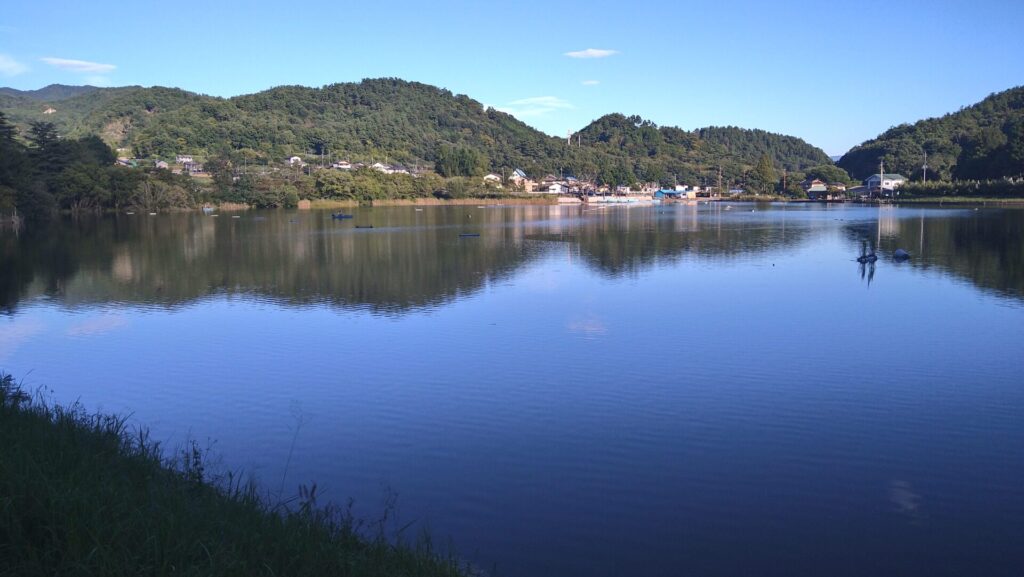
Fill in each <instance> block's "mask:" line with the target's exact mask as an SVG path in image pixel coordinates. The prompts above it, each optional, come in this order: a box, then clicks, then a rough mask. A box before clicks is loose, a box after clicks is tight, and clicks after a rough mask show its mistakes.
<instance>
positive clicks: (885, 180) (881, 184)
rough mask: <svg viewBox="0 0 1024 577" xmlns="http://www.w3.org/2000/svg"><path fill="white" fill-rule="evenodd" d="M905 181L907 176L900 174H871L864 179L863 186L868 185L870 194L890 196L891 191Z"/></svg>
mask: <svg viewBox="0 0 1024 577" xmlns="http://www.w3.org/2000/svg"><path fill="white" fill-rule="evenodd" d="M906 181H907V177H905V176H903V175H901V174H886V175H880V174H872V175H871V176H869V177H867V179H866V180H864V186H866V187H868V190H869V191H871V193H872V194H880V195H882V196H892V193H893V192H894V191H895V190H896V189H897V188H899V187H900V185H902V184H903V183H904V182H906Z"/></svg>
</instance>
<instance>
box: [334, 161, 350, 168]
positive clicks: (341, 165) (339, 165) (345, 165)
mask: <svg viewBox="0 0 1024 577" xmlns="http://www.w3.org/2000/svg"><path fill="white" fill-rule="evenodd" d="M331 168H333V169H335V170H352V163H351V162H349V161H347V160H339V161H337V162H334V163H332V164H331Z"/></svg>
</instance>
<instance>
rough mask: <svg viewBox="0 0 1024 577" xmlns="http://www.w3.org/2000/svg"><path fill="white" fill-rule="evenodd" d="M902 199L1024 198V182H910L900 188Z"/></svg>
mask: <svg viewBox="0 0 1024 577" xmlns="http://www.w3.org/2000/svg"><path fill="white" fill-rule="evenodd" d="M900 197H901V198H913V197H919V198H941V197H956V198H983V199H988V198H1024V180H1010V179H1000V180H981V181H979V180H958V181H954V182H934V181H929V182H927V183H924V182H908V183H906V184H904V185H903V186H901V187H900Z"/></svg>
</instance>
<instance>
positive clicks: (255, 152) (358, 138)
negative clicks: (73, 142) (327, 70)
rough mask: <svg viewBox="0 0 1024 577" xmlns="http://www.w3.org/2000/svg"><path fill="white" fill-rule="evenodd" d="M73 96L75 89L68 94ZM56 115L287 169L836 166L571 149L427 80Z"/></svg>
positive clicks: (76, 107)
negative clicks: (297, 159) (310, 162)
mask: <svg viewBox="0 0 1024 577" xmlns="http://www.w3.org/2000/svg"><path fill="white" fill-rule="evenodd" d="M65 92H66V91H65ZM41 103H42V101H41V100H39V99H36V98H29V97H28V96H26V95H25V93H20V95H10V94H8V95H0V109H4V110H7V111H9V112H10V113H11V114H12V118H15V120H17V121H18V122H19V123H21V124H23V125H25V126H27V123H28V122H30V121H31V120H33V119H34V120H43V119H44V118H43V117H42V116H41V115H42V110H43V106H41ZM52 106H53V108H54V109H55V110H56V112H55V113H53V114H52V115H50V116H48V117H46V119H53V120H54V121H55V122H58V123H59V126H60V128H61V130H62V131H63V132H65V133H66V134H68V135H70V136H72V137H82V136H86V135H91V134H97V135H100V136H101V137H102V138H103V139H104V141H106V142H107V143H108V144H110V145H111V146H115V147H118V148H125V149H129V150H131V151H132V153H133V154H134V155H135V156H137V157H140V158H154V159H155V158H163V159H167V160H170V159H173V158H174V156H175V155H177V154H192V155H195V156H197V157H200V156H201V157H203V158H209V157H214V156H219V155H227V156H231V157H233V158H236V159H247V160H248V161H249V162H250V163H261V164H268V163H279V162H281V161H282V159H284V158H286V157H289V156H291V155H300V156H306V157H307V158H308V157H310V156H317V157H320V156H321V155H322V156H323V158H325V159H332V158H333V159H347V160H351V161H362V162H367V163H372V162H374V161H383V162H401V163H405V164H407V165H410V166H412V165H414V164H418V165H420V166H433V167H435V168H437V170H438V171H439V172H440V173H441V174H442V175H444V176H468V175H470V174H472V175H477V174H478V173H479V172H488V171H490V172H495V173H498V174H502V173H506V174H507V173H508V172H511V171H512V170H514V169H515V168H521V169H523V170H525V171H526V173H527V174H529V175H530V176H531V177H534V178H539V177H542V176H544V175H546V174H554V175H559V174H563V175H574V176H577V177H579V178H585V179H592V180H596V181H599V182H601V183H603V184H610V185H619V184H631V183H633V182H658V183H661V184H663V185H674V184H677V183H682V184H700V183H703V182H704V181H705V180H709V179H711V178H712V176H713V177H714V178H717V175H718V172H719V169H721V172H722V174H723V177H724V178H726V179H728V181H729V182H738V181H740V180H742V179H743V178H744V176H745V175H746V174H748V173H749V172H750V171H751V170H753V167H754V165H755V164H756V163H757V161H758V159H759V158H760V156H761V155H763V154H767V155H769V157H770V158H771V160H772V163H773V165H774V166H775V167H777V169H778V170H780V171H781V170H783V169H785V170H799V169H805V168H808V167H811V166H816V165H820V164H831V161H830V160H829V158H828V157H827V156H826V155H825V153H824V152H822V151H821V150H820V149H818V148H815V147H813V146H811V145H809V144H807V143H806V142H804V141H802V140H800V139H798V138H794V137H790V136H784V135H779V134H771V133H768V132H764V131H759V130H745V129H740V128H734V127H720V128H719V127H712V128H705V129H701V130H694V131H688V130H683V129H679V128H674V127H658V126H657V125H655V124H654V123H652V122H650V121H646V120H643V119H641V118H639V117H636V116H631V117H627V116H624V115H621V114H611V115H607V116H604V117H602V118H599V119H598V120H595V121H594V122H593V123H591V124H590V125H589V126H587V127H585V128H583V129H582V130H580V131H579V132H578V133H577V134H576V135H575V136H574V138H573V139H572V140H573V142H572V145H571V146H570V145H569V143H567V141H566V140H565V139H563V138H554V137H550V136H548V135H546V134H544V133H542V132H540V131H538V130H535V129H533V128H531V127H530V126H528V125H526V124H524V123H523V122H520V121H519V120H517V119H515V118H514V117H512V116H511V115H509V114H506V113H503V112H500V111H498V110H495V109H493V108H488V107H485V106H484V105H482V104H481V103H480V102H477V101H476V100H473V99H471V98H469V97H467V96H465V95H455V94H452V93H451V92H450V91H448V90H443V89H440V88H436V87H433V86H429V85H426V84H421V83H417V82H406V81H403V80H399V79H395V78H383V79H372V80H364V81H362V82H359V83H341V84H332V85H328V86H324V87H322V88H307V87H302V86H281V87H277V88H272V89H270V90H266V91H263V92H259V93H256V94H250V95H245V96H238V97H235V98H230V99H223V98H215V97H209V96H203V95H198V94H193V93H189V92H186V91H184V90H180V89H176V88H160V87H156V88H140V87H125V88H109V89H106V88H104V89H96V90H92V91H88V92H84V93H81V94H77V95H74V96H71V97H69V98H66V99H64V100H61V101H59V102H54V103H52Z"/></svg>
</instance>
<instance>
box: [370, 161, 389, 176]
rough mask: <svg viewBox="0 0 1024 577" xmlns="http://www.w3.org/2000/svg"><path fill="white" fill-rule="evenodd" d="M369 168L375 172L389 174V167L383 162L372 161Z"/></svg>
mask: <svg viewBox="0 0 1024 577" xmlns="http://www.w3.org/2000/svg"><path fill="white" fill-rule="evenodd" d="M370 168H372V169H374V170H376V171H377V172H383V173H384V174H391V167H390V166H388V165H386V164H384V163H383V162H374V163H373V164H371V165H370Z"/></svg>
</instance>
